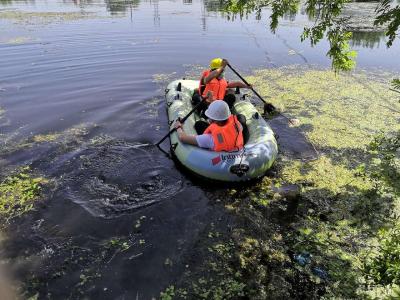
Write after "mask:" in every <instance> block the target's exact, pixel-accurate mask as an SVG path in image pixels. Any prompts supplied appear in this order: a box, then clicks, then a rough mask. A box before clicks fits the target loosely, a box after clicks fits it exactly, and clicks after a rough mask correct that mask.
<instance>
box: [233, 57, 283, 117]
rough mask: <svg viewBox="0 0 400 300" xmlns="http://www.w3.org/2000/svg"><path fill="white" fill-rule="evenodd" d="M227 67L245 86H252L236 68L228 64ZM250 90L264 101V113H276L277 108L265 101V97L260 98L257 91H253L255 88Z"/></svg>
mask: <svg viewBox="0 0 400 300" xmlns="http://www.w3.org/2000/svg"><path fill="white" fill-rule="evenodd" d="M227 66H228V67H229V68H230V69H231V70H232V72H233V73H235V74H236V75H237V76H238V77H239V78H240V79H241V80H242V81H243V82H244V83H245V84H247V85H248V86H250V84H249V83H248V82H247V81H246V79H244V78H243V77H242V76H241V75H240V74H239V73H238V72H237V71H236V70H235V69H234V68H232V66H231V65H230V64H227ZM250 89H251V90H252V91H253V93H254V94H256V96H257V97H258V98H259V99H260V100H261V101H262V102H264V112H267V113H269V114H270V113H272V112H274V111H276V107H275V106H273V105H272V104H271V103H268V102H267V101H265V100H264V99H263V97H261V96H260V94H259V93H257V92H256V90H255V89H253V87H250Z"/></svg>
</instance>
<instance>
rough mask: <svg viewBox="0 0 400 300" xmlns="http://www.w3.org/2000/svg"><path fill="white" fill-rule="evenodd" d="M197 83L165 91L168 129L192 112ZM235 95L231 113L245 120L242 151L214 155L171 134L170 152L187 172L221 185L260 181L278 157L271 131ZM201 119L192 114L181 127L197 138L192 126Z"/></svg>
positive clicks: (180, 84) (180, 82) (186, 82)
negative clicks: (218, 181)
mask: <svg viewBox="0 0 400 300" xmlns="http://www.w3.org/2000/svg"><path fill="white" fill-rule="evenodd" d="M198 84H199V83H198V81H194V80H176V81H173V82H171V83H170V84H169V85H168V87H167V88H166V90H165V92H166V95H165V96H166V101H167V110H168V120H169V124H170V127H171V128H170V129H172V128H173V126H174V121H175V120H177V119H178V118H179V117H181V118H183V117H184V116H185V115H187V114H188V113H189V112H190V111H191V110H192V109H193V105H192V103H191V99H192V95H193V92H194V89H195V88H197V87H198ZM243 98H244V97H242V96H241V95H240V94H236V102H235V104H234V110H233V112H234V113H235V114H243V115H244V116H245V117H246V119H247V127H248V129H249V133H250V135H249V139H248V141H247V143H246V144H245V146H244V148H243V149H242V150H240V151H233V152H215V151H211V150H207V149H202V148H199V147H196V146H192V145H188V144H183V143H181V142H180V141H179V139H178V134H177V133H176V131H175V132H174V133H172V134H171V149H172V151H173V153H174V155H175V156H176V158H177V159H178V160H179V161H180V163H181V164H182V165H183V166H185V167H186V168H188V169H189V170H190V171H192V172H194V173H196V174H198V175H200V176H202V177H206V178H209V179H215V180H220V181H247V180H250V179H253V178H258V177H261V176H263V175H264V174H265V172H266V171H267V170H268V169H269V168H270V167H271V165H272V164H273V162H274V161H275V159H276V156H277V154H278V146H277V143H276V140H275V137H274V133H273V131H272V129H271V128H270V127H269V125H268V124H267V122H266V121H265V120H264V119H263V118H262V116H261V115H260V114H259V113H258V111H257V109H256V108H255V107H254V106H253V105H252V104H251V103H250V102H249V101H246V100H244V99H243ZM199 119H200V117H199V115H197V114H196V113H194V114H192V115H191V116H190V117H189V118H188V119H187V120H186V122H185V123H184V124H183V129H184V131H185V132H186V133H187V134H193V135H195V134H196V131H195V129H194V124H195V122H196V121H197V120H199Z"/></svg>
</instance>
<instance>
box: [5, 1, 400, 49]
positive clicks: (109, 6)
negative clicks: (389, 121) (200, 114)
mask: <svg viewBox="0 0 400 300" xmlns="http://www.w3.org/2000/svg"><path fill="white" fill-rule="evenodd" d="M59 1H60V2H58V3H59V5H60V6H61V7H62V5H71V4H72V5H74V6H78V7H80V8H87V7H91V6H94V5H101V6H103V7H104V8H105V9H106V11H107V12H108V13H109V14H111V15H120V16H124V15H126V14H129V13H130V16H131V18H132V11H133V10H136V9H137V8H138V7H139V5H140V4H141V3H147V4H150V5H151V6H152V9H153V23H154V25H155V26H156V27H160V26H161V25H160V20H161V15H162V13H163V11H160V9H159V0H59ZM397 1H398V2H400V0H397ZM43 2H44V3H46V2H45V1H43ZM179 2H180V1H179ZM199 2H200V5H199V6H200V10H201V11H200V14H201V24H202V30H203V31H206V30H207V18H208V13H219V14H220V16H221V17H223V18H225V19H228V20H231V21H234V20H236V19H238V18H239V19H243V18H247V17H253V18H255V19H256V20H262V19H266V18H268V16H269V18H270V22H271V23H270V27H271V29H272V30H274V29H275V27H276V26H277V24H278V19H281V20H284V21H286V22H285V24H288V22H289V23H292V24H296V22H298V20H299V19H305V20H306V21H308V22H313V18H312V17H311V16H310V14H309V13H307V10H306V9H305V6H301V7H298V6H297V5H295V6H293V3H294V2H292V1H289V2H288V4H287V5H286V6H285V5H284V6H279V7H275V6H274V5H272V6H266V4H264V3H263V2H260V3H258V2H255V1H239V2H238V1H229V0H228V1H220V0H200V1H199ZM37 3H42V1H36V0H0V5H3V6H11V5H14V4H15V5H19V6H24V5H25V6H27V5H30V6H35V5H36V4H37ZM182 4H183V5H193V0H182ZM360 5H362V6H360ZM358 7H363V8H366V9H367V10H368V9H369V8H368V7H369V6H368V5H366V6H365V4H364V3H362V4H359V3H358V4H354V3H353V4H352V6H350V8H349V7H347V8H345V9H344V10H343V13H344V14H348V13H349V11H350V12H352V13H353V12H355V11H356V9H357V8H358ZM363 18H364V16H363V13H361V12H360V13H357V15H353V18H352V19H353V20H354V19H357V20H358V19H361V20H362V19H363ZM357 22H358V21H357ZM359 23H360V22H359ZM357 24H358V23H357ZM357 24H356V25H354V26H358V25H357ZM360 24H361V23H360ZM302 25H304V24H302ZM350 31H352V32H353V37H352V39H351V46H353V47H354V46H355V47H363V48H378V47H379V46H380V43H381V41H383V40H384V32H383V31H378V32H376V31H372V32H370V31H368V32H364V31H357V28H353V27H351V28H350Z"/></svg>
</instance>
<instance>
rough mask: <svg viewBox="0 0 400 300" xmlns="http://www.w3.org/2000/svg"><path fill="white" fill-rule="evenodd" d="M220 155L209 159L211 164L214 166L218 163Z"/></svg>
mask: <svg viewBox="0 0 400 300" xmlns="http://www.w3.org/2000/svg"><path fill="white" fill-rule="evenodd" d="M221 160H222V159H221V156H217V157H214V158H213V159H212V160H211V162H212V164H213V166H215V165H216V164H219V163H220V162H221Z"/></svg>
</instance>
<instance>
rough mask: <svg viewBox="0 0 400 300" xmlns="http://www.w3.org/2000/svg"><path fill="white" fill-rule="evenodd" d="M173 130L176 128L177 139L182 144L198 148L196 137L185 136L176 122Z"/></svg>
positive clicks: (179, 123)
mask: <svg viewBox="0 0 400 300" xmlns="http://www.w3.org/2000/svg"><path fill="white" fill-rule="evenodd" d="M175 128H176V132H177V133H178V138H179V140H180V141H181V142H182V143H185V144H189V145H194V146H198V144H197V140H196V136H194V135H189V134H186V133H185V132H184V131H183V128H182V124H181V122H179V121H176V123H175Z"/></svg>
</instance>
